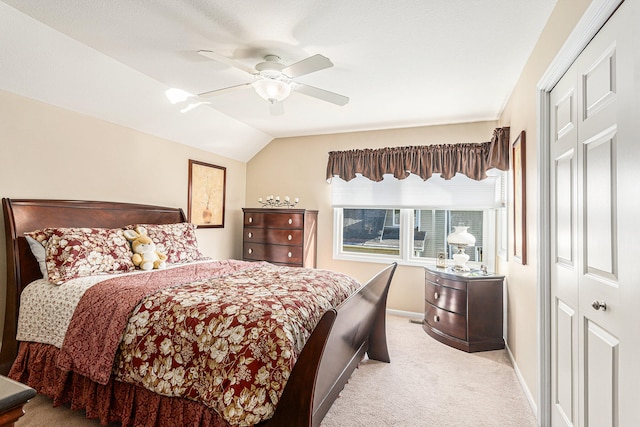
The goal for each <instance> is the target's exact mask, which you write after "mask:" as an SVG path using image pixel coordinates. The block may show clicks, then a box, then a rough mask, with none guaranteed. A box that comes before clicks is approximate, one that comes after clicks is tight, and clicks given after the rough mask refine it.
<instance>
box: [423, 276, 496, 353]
mask: <svg viewBox="0 0 640 427" xmlns="http://www.w3.org/2000/svg"><path fill="white" fill-rule="evenodd" d="M503 280H504V276H497V275H471V274H469V273H461V274H457V273H455V272H454V271H453V270H451V269H446V268H425V285H424V286H425V304H424V305H425V310H424V321H423V326H422V327H423V329H424V330H425V331H426V332H427V334H429V335H430V336H432V337H433V338H435V339H437V340H438V341H440V342H442V343H444V344H447V345H449V346H451V347H455V348H457V349H459V350H464V351H466V352H475V351H486V350H498V349H501V348H504V339H503V337H502V335H503V331H502V324H503V308H502V287H503Z"/></svg>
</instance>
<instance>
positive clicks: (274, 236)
mask: <svg viewBox="0 0 640 427" xmlns="http://www.w3.org/2000/svg"><path fill="white" fill-rule="evenodd" d="M244 242H253V243H275V244H291V245H301V244H302V230H284V229H280V228H252V227H247V228H245V229H244Z"/></svg>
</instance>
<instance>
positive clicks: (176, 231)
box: [126, 222, 208, 264]
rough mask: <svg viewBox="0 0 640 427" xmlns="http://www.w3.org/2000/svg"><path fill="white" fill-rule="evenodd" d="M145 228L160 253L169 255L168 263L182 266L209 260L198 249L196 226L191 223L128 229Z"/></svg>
mask: <svg viewBox="0 0 640 427" xmlns="http://www.w3.org/2000/svg"><path fill="white" fill-rule="evenodd" d="M136 227H144V228H146V229H147V235H148V236H149V237H150V238H151V240H153V242H154V243H155V244H156V249H157V250H158V252H162V253H163V254H166V255H167V263H170V264H181V263H185V262H191V261H200V260H204V259H208V258H207V257H205V256H203V255H202V254H201V253H200V250H199V249H198V241H197V239H196V227H197V226H196V225H195V224H192V223H189V222H179V223H175V224H133V225H129V226H127V227H126V228H127V229H134V228H136Z"/></svg>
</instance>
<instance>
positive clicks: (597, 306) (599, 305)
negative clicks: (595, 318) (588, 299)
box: [591, 301, 607, 311]
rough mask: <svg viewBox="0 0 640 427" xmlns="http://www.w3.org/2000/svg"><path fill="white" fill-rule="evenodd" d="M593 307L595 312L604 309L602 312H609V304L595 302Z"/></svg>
mask: <svg viewBox="0 0 640 427" xmlns="http://www.w3.org/2000/svg"><path fill="white" fill-rule="evenodd" d="M591 307H593V309H594V310H600V309H602V311H607V303H606V302H603V301H594V302H593V303H592V304H591Z"/></svg>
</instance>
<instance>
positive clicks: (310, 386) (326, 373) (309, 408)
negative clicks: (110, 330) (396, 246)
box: [265, 263, 397, 427]
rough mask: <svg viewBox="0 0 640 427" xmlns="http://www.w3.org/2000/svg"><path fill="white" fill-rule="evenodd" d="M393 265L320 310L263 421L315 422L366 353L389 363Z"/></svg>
mask: <svg viewBox="0 0 640 427" xmlns="http://www.w3.org/2000/svg"><path fill="white" fill-rule="evenodd" d="M396 267H397V264H396V263H393V264H391V265H389V266H388V267H386V268H385V269H384V270H382V271H380V272H379V273H378V274H377V275H375V276H374V277H373V278H371V279H370V280H369V281H368V282H367V283H366V284H365V285H364V286H362V287H361V288H360V289H359V291H358V292H357V293H355V294H353V295H351V296H350V297H349V298H348V299H347V300H345V301H344V302H343V303H342V304H340V306H338V307H337V309H336V310H330V311H328V312H326V313H325V314H324V316H323V317H322V319H321V320H320V322H319V323H318V325H317V326H316V329H314V331H313V333H312V334H311V337H310V338H309V340H308V341H307V343H306V345H305V347H304V349H303V350H302V353H301V354H300V357H299V358H298V361H297V362H296V364H295V366H294V367H293V371H292V372H291V377H290V378H289V380H288V381H287V386H286V388H285V389H284V392H283V394H282V397H281V398H280V402H279V403H278V406H277V408H276V413H275V415H274V416H273V417H272V418H271V419H270V420H269V421H268V422H267V423H266V424H265V425H266V426H269V427H271V426H313V427H317V426H319V425H320V422H321V421H322V419H323V418H324V416H325V415H326V413H327V412H328V411H329V408H330V407H331V405H332V404H333V402H334V401H335V400H336V398H337V397H338V395H339V394H340V392H341V391H342V389H343V388H344V386H345V384H346V383H347V381H348V379H349V377H350V376H351V374H352V373H353V371H354V370H355V369H356V367H357V366H358V363H359V362H360V361H361V360H362V358H363V357H364V354H365V352H366V353H367V354H368V356H369V358H370V359H374V360H379V361H381V362H387V363H389V362H390V359H389V351H388V349H387V338H386V320H385V315H386V306H387V294H388V292H389V286H390V285H391V279H392V278H393V274H394V272H395V270H396Z"/></svg>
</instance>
